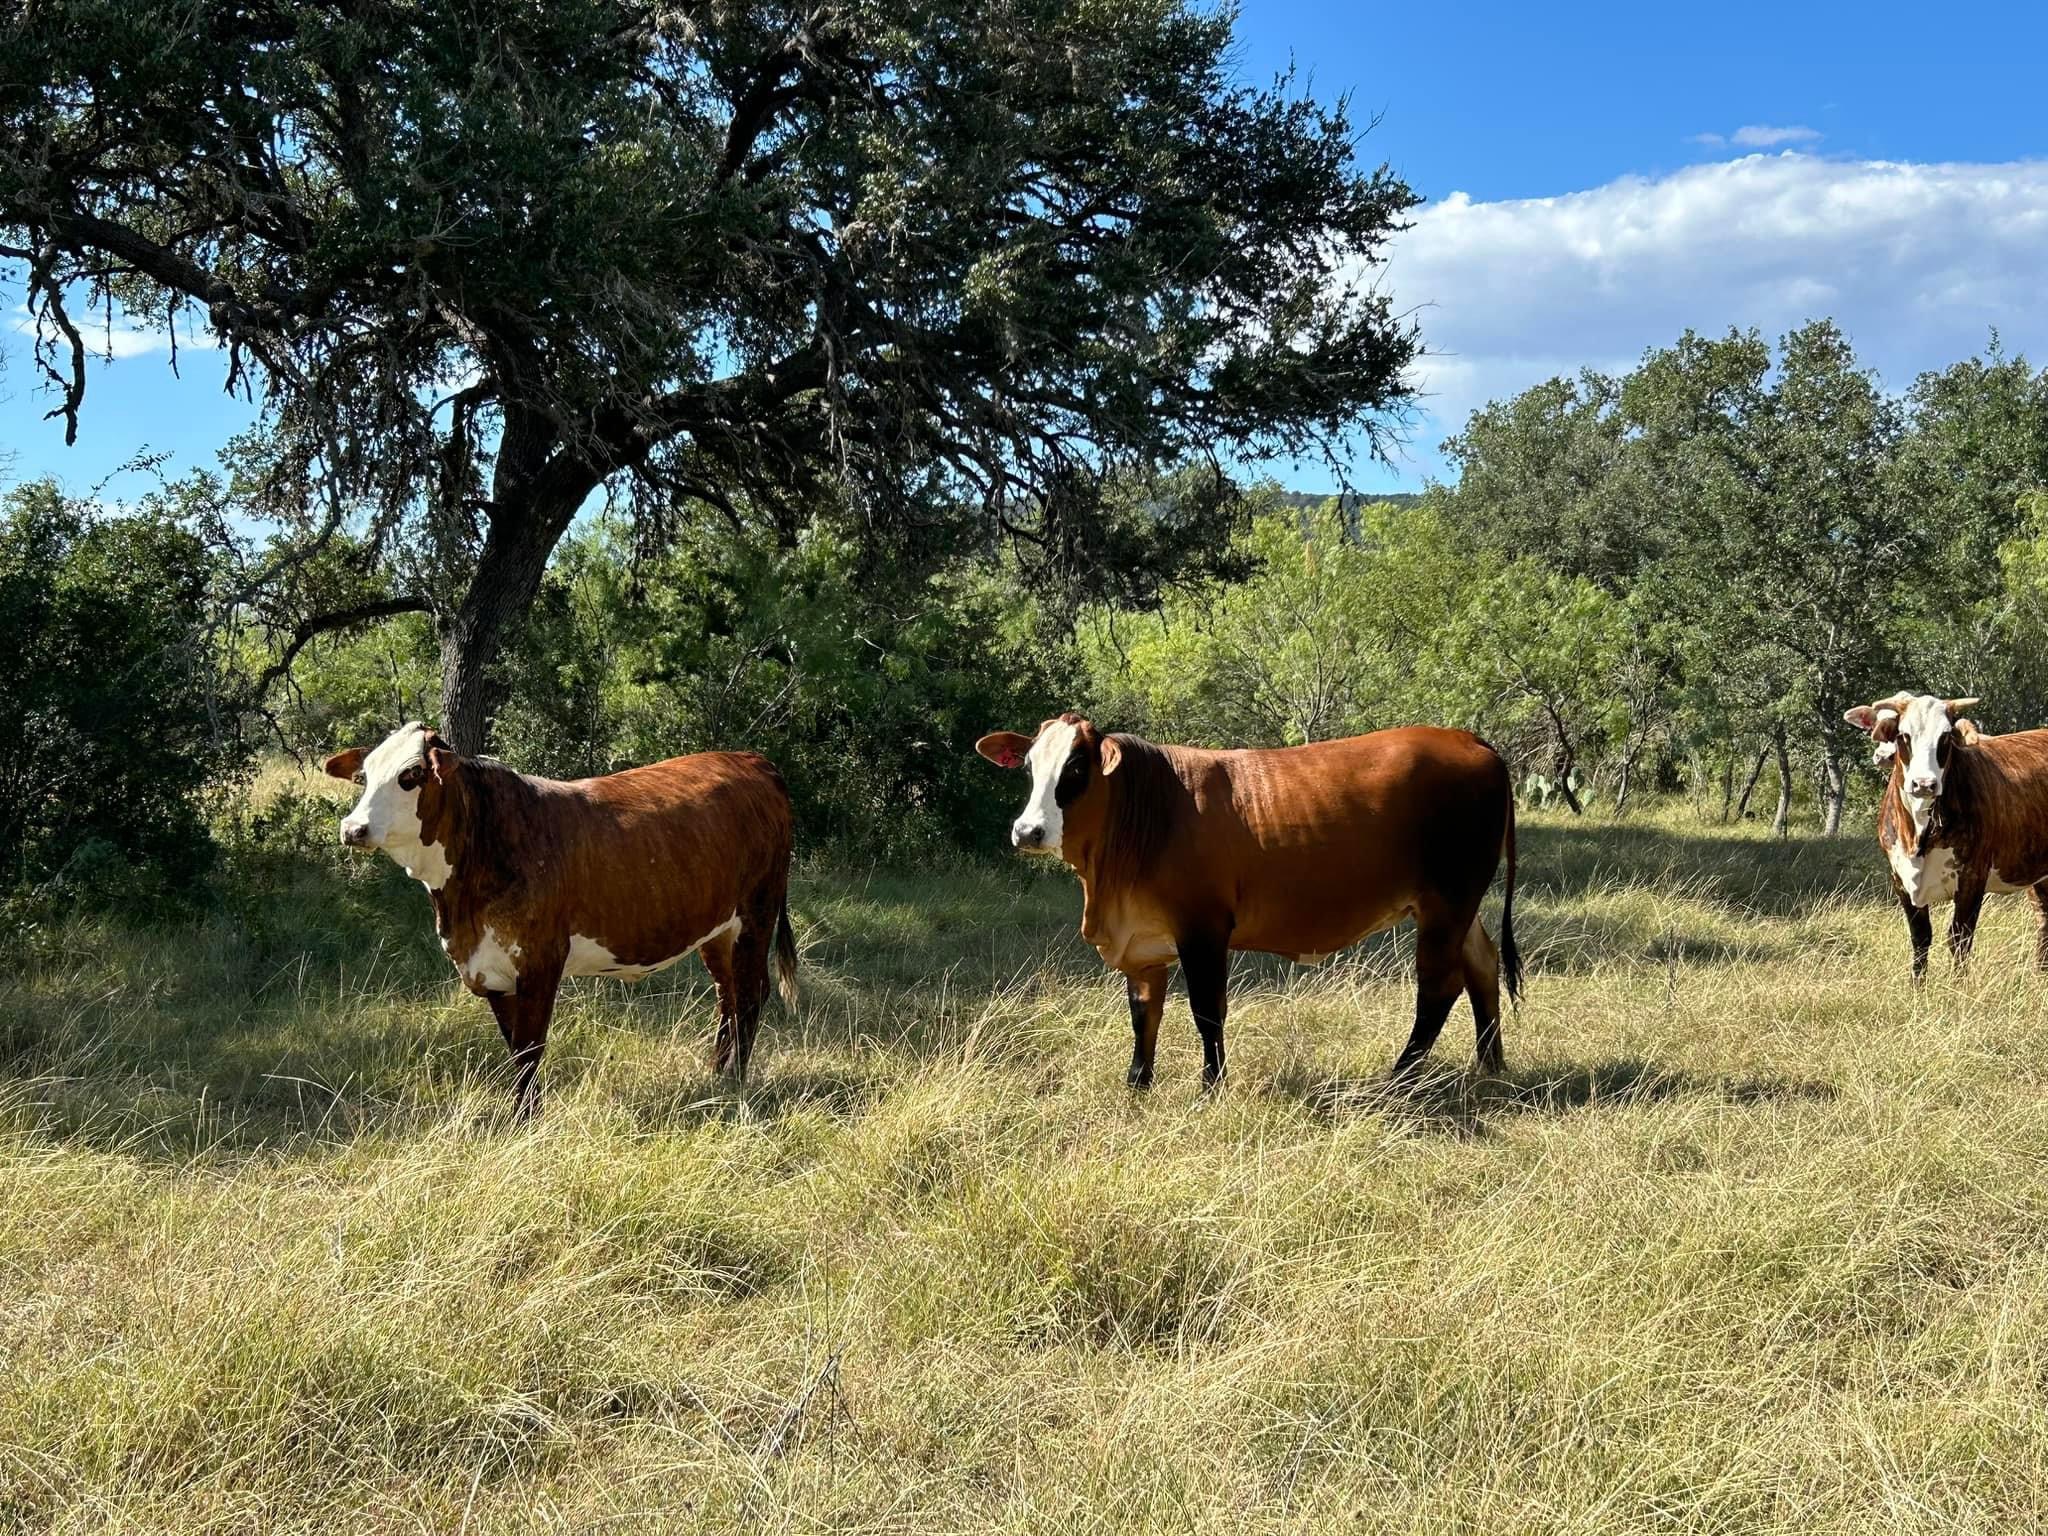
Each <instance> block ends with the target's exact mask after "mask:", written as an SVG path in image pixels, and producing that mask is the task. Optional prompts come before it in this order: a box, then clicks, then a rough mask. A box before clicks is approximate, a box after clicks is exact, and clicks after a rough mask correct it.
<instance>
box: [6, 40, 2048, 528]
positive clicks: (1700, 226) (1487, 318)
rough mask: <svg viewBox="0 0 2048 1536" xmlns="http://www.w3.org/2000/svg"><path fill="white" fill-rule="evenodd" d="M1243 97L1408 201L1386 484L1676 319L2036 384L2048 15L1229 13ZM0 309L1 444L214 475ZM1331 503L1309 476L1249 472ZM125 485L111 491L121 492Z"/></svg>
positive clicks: (157, 402) (164, 393)
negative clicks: (1285, 79) (1526, 391)
mask: <svg viewBox="0 0 2048 1536" xmlns="http://www.w3.org/2000/svg"><path fill="white" fill-rule="evenodd" d="M1239 38H1240V46H1239V62H1240V67H1241V69H1242V71H1243V73H1244V74H1245V75H1246V76H1247V77H1249V78H1252V79H1258V80H1263V79H1265V78H1268V77H1270V76H1271V75H1272V74H1273V73H1274V72H1275V71H1277V70H1280V69H1284V68H1286V67H1287V66H1288V64H1289V63H1290V61H1291V62H1292V63H1294V64H1295V65H1296V66H1297V67H1298V68H1299V70H1300V71H1301V74H1302V77H1303V79H1304V80H1306V81H1307V82H1308V83H1309V85H1310V86H1311V88H1312V89H1313V90H1314V91H1315V93H1316V94H1317V95H1319V96H1325V97H1331V96H1336V95H1338V94H1344V93H1348V94H1349V95H1350V96H1351V97H1352V100H1353V105H1354V109H1355V111H1356V113H1357V114H1358V115H1359V116H1360V117H1361V118H1364V117H1366V116H1369V115H1371V114H1373V113H1378V114H1380V115H1381V121H1380V124H1379V127H1378V128H1377V129H1376V130H1375V131H1374V132H1373V134H1372V135H1371V136H1370V137H1369V138H1368V139H1366V141H1365V146H1364V154H1365V155H1366V157H1367V158H1368V159H1369V160H1372V161H1377V160H1381V159H1384V160H1386V161H1388V162H1389V163H1391V164H1392V165H1393V167H1394V168H1395V169H1396V170H1397V171H1399V172H1400V173H1401V174H1402V175H1403V176H1405V177H1406V178H1407V179H1408V180H1409V182H1410V183H1411V184H1412V185H1413V186H1414V187H1415V188H1416V189H1417V190H1418V191H1420V192H1422V193H1423V194H1424V195H1425V196H1426V197H1427V198H1428V199H1429V202H1428V204H1427V205H1426V206H1425V208H1424V209H1423V210H1422V212H1421V213H1420V215H1419V217H1418V219H1417V221H1416V225H1415V228H1414V229H1412V230H1411V231H1409V232H1408V233H1407V234H1405V235H1403V236H1402V237H1400V239H1399V240H1397V241H1396V242H1395V244H1394V247H1393V259H1392V262H1391V264H1390V266H1389V268H1388V269H1387V270H1386V271H1385V272H1384V273H1382V274H1380V278H1379V280H1380V281H1381V282H1382V283H1383V284H1384V285H1385V286H1386V287H1387V288H1388V290H1389V291H1390V292H1391V293H1392V294H1393V295H1394V297H1395V299H1396V301H1397V303H1398V304H1400V305H1401V306H1402V307H1403V308H1407V309H1412V310H1413V311H1414V313H1415V314H1416V316H1417V318H1418V319H1419V320H1420V322H1421V325H1422V332H1423V338H1424V342H1425V345H1426V346H1427V347H1428V348H1429V350H1430V352H1431V354H1432V355H1431V356H1430V357H1429V358H1428V359H1427V360H1426V361H1425V362H1424V364H1423V365H1422V367H1421V369H1420V370H1419V372H1418V375H1417V380H1416V382H1417V384H1418V385H1419V387H1420V388H1422V389H1423V390H1424V392H1425V399H1424V405H1425V411H1424V414H1423V415H1422V416H1421V417H1419V418H1418V420H1417V421H1416V422H1415V423H1414V425H1413V427H1412V429H1411V431H1410V434H1409V445H1408V447H1407V449H1406V450H1405V451H1404V452H1403V453H1402V455H1401V456H1400V459H1399V461H1398V462H1396V463H1395V464H1394V465H1392V466H1390V467H1389V466H1380V465H1374V464H1371V463H1369V462H1365V461H1362V460H1361V462H1359V463H1358V464H1357V465H1356V466H1355V468H1354V478H1355V480H1356V482H1357V483H1359V484H1361V485H1364V486H1367V487H1369V488H1374V489H1396V488H1413V487H1416V486H1419V485H1420V484H1421V483H1422V482H1423V481H1424V480H1425V479H1426V478H1428V477H1430V476H1441V475H1442V474H1443V473H1444V467H1443V464H1442V461H1441V459H1440V458H1439V457H1438V455H1437V453H1436V448H1437V445H1438V443H1439V442H1440V441H1441V439H1442V438H1443V437H1444V436H1445V435H1446V434H1447V433H1448V432H1450V431H1454V430H1456V428H1457V426H1458V425H1459V424H1460V423H1462V421H1463V420H1464V417H1465V415H1466V414H1467V413H1468V412H1469V411H1470V410H1471V409H1473V408H1474V407H1476V406H1478V405H1480V404H1483V403H1484V402H1485V401H1486V400H1487V399H1489V398H1493V397H1495V396H1498V395H1502V394H1506V393H1511V392H1512V391H1514V390H1516V389H1520V388H1523V387H1526V386H1527V385H1529V384H1533V383H1536V382H1539V381H1540V380H1542V379H1544V378H1547V377H1549V376H1551V375H1552V374H1555V373H1559V372H1570V371H1573V370H1574V369H1576V368H1577V367H1579V366H1581V365H1592V366H1597V367H1602V368H1609V369H1617V368H1625V367H1627V366H1628V365H1629V364H1630V363H1631V362H1632V361H1633V360H1634V359H1635V358H1636V357H1638V356H1640V354H1641V353H1642V351H1643V350H1644V349H1645V348H1647V347H1650V346H1654V345H1660V344H1662V343H1665V342H1668V341H1671V340H1673V339H1674V338H1675V337H1676V336H1677V335H1678V333H1679V332H1680V331H1681V330H1682V329H1684V328H1685V327H1686V326H1692V327H1694V328H1696V329H1700V330H1707V331H1719V330H1723V329H1725V328H1727V327H1728V326H1730V325H1739V326H1745V327H1746V326H1752V325H1753V326H1757V327H1759V328H1761V329H1762V330H1764V331H1765V332H1766V333H1767V334H1770V335H1773V336H1775V335H1777V334H1780V333H1782V332H1783V331H1784V330H1786V329H1789V328H1790V327H1791V326H1793V325H1795V324H1797V323H1799V322H1800V321H1801V320H1803V319H1806V318H1808V317H1810V316H1814V315H1822V314H1832V315H1834V316H1835V317H1836V318H1837V319H1838V320H1840V321H1841V323H1842V324H1843V325H1844V327H1845V328H1846V329H1847V330H1848V332H1849V334H1850V336H1851V338H1852V339H1853V340H1854V342H1855V343H1856V346H1857V348H1858V350H1859V353H1860V354H1861V355H1862V356H1863V358H1864V360H1865V361H1866V362H1867V363H1868V364H1870V365H1871V366H1873V367H1875V368H1876V369H1877V370H1878V371H1879V373H1880V374H1881V375H1882V376H1883V378H1884V379H1885V381H1886V382H1887V383H1888V384H1891V385H1892V386H1894V387H1903V386H1904V385H1905V384H1907V383H1909V382H1910V381H1911V379H1912V377H1913V376H1914V374H1916V373H1917V372H1919V371H1920V370H1921V369H1924V368H1931V367H1939V366H1941V365H1943V364H1945V363H1948V362H1950V361H1953V360H1955V359H1956V358H1959V357H1963V356H1966V355H1968V354H1969V353H1971V352H1973V351H1976V350H1978V349H1979V348H1981V347H1982V346H1983V344H1984V342H1985V340H1986V337H1987V336H1988V334H1989V331H1990V330H1991V328H1992V327H1994V326H1995V327H1996V328H1997V329H1998V330H1999V331H2000V332H2001V334H2002V335H2003V336H2004V338H2005V340H2006V343H2007V346H2008V348H2009V349H2012V350H2019V351H2024V352H2026V353H2028V355H2030V356H2031V357H2033V358H2035V359H2036V360H2037V361H2042V362H2048V301H2044V300H2043V298H2042V297H2041V294H2042V292H2043V289H2044V283H2043V278H2044V275H2048V112H2044V111H2043V110H2042V109H2041V107H2040V91H2039V88H2038V84H2037V82H2036V81H2035V80H2034V79H2033V76H2034V74H2035V73H2036V71H2037V68H2038V61H2039V60H2040V59H2041V58H2042V57H2044V56H2048V6H2039V5H2028V6H2021V5H1981V6H1968V5H1964V6H1951V7H1947V8H1944V9H1942V10H1940V11H1939V12H1938V13H1936V12H1930V11H1929V10H1928V9H1927V8H1925V7H1914V8H1910V9H1909V8H1908V7H1905V6H1894V5H1859V6H1846V5H1829V6H1809V5H1799V4H1779V5H1774V6H1769V7H1765V6H1757V5H1727V4H1724V5H1719V6H1713V7H1692V6H1687V7H1660V6H1644V5H1634V6H1627V7H1621V6H1598V7H1594V6H1575V7H1554V8H1552V7H1532V6H1527V5H1512V6H1510V5H1492V4H1487V5H1460V6H1453V7H1436V8H1423V7H1409V6H1404V7H1371V8H1369V7H1363V6H1347V5H1342V4H1337V5H1331V4H1317V3H1312V0H1247V3H1246V4H1245V6H1244V9H1243V13H1242V17H1241V21H1240V26H1239ZM20 300H21V295H20V292H19V290H18V289H11V290H10V289H0V315H5V316H6V317H8V319H7V322H6V323H4V324H0V348H4V351H5V358H6V365H5V370H4V372H0V449H4V450H7V451H11V453H12V455H13V457H14V473H15V474H16V475H17V476H27V475H38V474H44V473H49V474H55V475H57V476H58V477H59V478H60V479H61V480H63V481H64V482H65V483H66V485H68V486H69V487H71V488H72V489H74V490H78V491H84V490H87V489H90V488H91V487H93V486H94V485H95V484H98V483H99V482H101V481H102V480H103V479H105V478H106V477H107V476H108V475H110V474H111V473H112V472H113V471H114V470H115V469H116V467H117V466H119V465H120V464H121V463H123V462H124V461H125V460H127V459H129V458H130V457H132V456H133V455H134V454H136V453H137V452H139V451H141V450H143V449H144V448H148V449H150V450H153V451H158V452H167V453H169V454H170V455H171V457H172V462H173V465H174V466H176V467H178V468H190V467H196V466H201V465H206V464H209V463H211V462H212V459H213V455H214V454H215V453H216V452H217V451H218V450H219V448H220V447H221V446H222V445H223V444H224V443H225V442H226V440H227V438H228V437H229V435H230V434H231V433H233V432H234V431H235V430H237V429H238V428H239V427H240V426H241V425H243V424H244V423H245V422H246V420H247V419H248V415H249V412H248V408H247V407H246V406H244V405H242V404H240V403H238V402H235V401H230V400H227V399H225V398H224V397H223V396H222V394H221V392H220V381H221V377H222V359H221V358H220V357H219V355H218V354H215V353H208V352H204V351H187V352H183V353H181V358H180V365H181V369H182V372H183V378H182V379H174V378H172V377H171V375H170V373H169V370H168V368H167V366H166V355H165V353H164V352H162V351H161V350H156V349H154V348H152V347H151V346H150V345H149V343H148V341H147V339H146V338H144V337H141V336H133V335H131V336H126V337H124V338H122V339H121V341H120V350H122V351H123V352H125V353H126V354H127V355H123V356H120V357H117V358H116V359H115V360H114V361H113V362H111V363H105V364H95V365H94V368H93V378H92V382H91V391H90V394H89V396H88V399H87V405H86V413H85V417H84V420H83V422H82V425H81V430H80V440H79V443H78V445H77V446H76V447H75V448H71V449H66V448H65V447H64V445H63V437H62V428H61V424H60V423H57V422H45V421H42V420H40V419H39V418H40V416H41V413H42V411H43V410H44V409H46V408H47V406H48V405H49V403H50V402H49V400H48V399H47V398H46V397H44V396H43V395H42V394H41V393H39V391H38V390H37V389H36V387H35V380H34V375H33V371H32V369H31V367H30V364H29V359H28V357H27V355H26V346H25V343H24V339H23V338H22V337H20V336H19V335H17V334H15V333H14V332H13V331H12V329H11V324H12V322H13V321H14V320H18V318H19V315H18V306H19V304H20ZM1271 468H1272V469H1273V471H1274V473H1276V475H1277V476H1278V478H1280V479H1281V480H1282V481H1283V482H1285V483H1288V484H1290V485H1295V486H1299V487H1302V488H1305V489H1327V488H1329V486H1330V483H1331V477H1330V475H1329V473H1328V471H1327V470H1326V469H1324V468H1323V467H1322V466H1320V465H1300V466H1293V465H1286V464H1281V465H1275V466H1271ZM134 483H135V482H134V481H133V480H132V479H119V478H117V479H115V480H114V481H113V482H112V483H111V487H110V489H111V491H112V492H113V493H114V494H121V493H122V492H123V491H125V490H128V489H131V488H132V487H133V485H134Z"/></svg>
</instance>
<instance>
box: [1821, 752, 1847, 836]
mask: <svg viewBox="0 0 2048 1536" xmlns="http://www.w3.org/2000/svg"><path fill="white" fill-rule="evenodd" d="M1820 771H1821V784H1822V788H1823V795H1822V800H1823V803H1824V808H1825V812H1826V816H1825V822H1824V825H1823V827H1822V830H1823V831H1824V832H1825V833H1826V835H1827V836H1829V837H1834V836H1835V835H1837V834H1838V833H1839V832H1840V831H1841V830H1842V802H1843V801H1844V800H1846V799H1847V798H1848V794H1849V783H1848V778H1847V776H1846V775H1845V774H1844V773H1843V772H1842V751H1841V748H1840V747H1838V746H1837V745H1836V744H1835V743H1834V742H1833V741H1829V742H1828V743H1826V746H1825V749H1824V755H1823V756H1822V758H1821V766H1820Z"/></svg>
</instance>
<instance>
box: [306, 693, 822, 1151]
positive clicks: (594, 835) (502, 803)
mask: <svg viewBox="0 0 2048 1536" xmlns="http://www.w3.org/2000/svg"><path fill="white" fill-rule="evenodd" d="M324 766H325V768H326V770H327V772H328V773H329V774H331V775H333V776H334V777H335V778H338V779H349V780H353V781H355V782H357V783H359V784H361V785H362V786H363V794H362V798H361V800H360V801H358V802H357V804H356V807H355V809H354V810H352V811H351V812H349V814H348V815H347V817H345V818H344V819H343V821H342V823H341V840H342V842H343V843H344V844H345V845H346V846H348V847H350V848H381V849H382V850H383V851H384V852H385V853H387V854H389V855H390V856H391V858H392V859H393V860H394V861H396V862H397V863H398V864H399V865H401V866H403V868H404V869H405V872H406V873H407V874H409V875H411V876H412V877H413V878H414V879H415V880H417V881H419V882H420V884H422V885H424V886H425V887H426V888H427V893H428V895H429V896H431V897H432V898H433V903H434V927H435V929H436V930H437V931H438V932H439V934H440V936H441V947H442V949H443V950H445V951H446V952H447V954H448V958H449V959H450V960H452V961H454V963H455V969H456V972H457V973H458V974H459V975H460V976H461V977H462V983H463V985H464V986H466V987H467V988H469V990H470V991H471V992H474V993H475V994H476V995H477V996H479V997H481V998H483V999H484V1000H485V1001H486V1002H488V1003H489V1004H490V1006H491V1012H492V1014H493V1015H494V1016H495V1017H496V1019H497V1021H498V1029H499V1031H500V1032H501V1033H502V1034H503V1035H504V1037H505V1046H506V1049H507V1050H509V1051H510V1052H511V1054H512V1064H513V1067H514V1069H515V1072H516V1083H515V1086H514V1089H513V1092H514V1099H515V1102H516V1104H517V1105H518V1108H519V1110H520V1112H521V1113H522V1114H531V1113H532V1112H533V1110H534V1109H535V1108H536V1107H537V1105H538V1103H539V1090H538V1088H537V1086H536V1084H535V1082H534V1075H535V1073H536V1072H537V1070H538V1069H539V1066H540V1058H541V1053H542V1052H543V1051H544V1050H545V1049H546V1048H547V1038H548V1021H549V1019H550V1018H551V1017H552V1016H553V1014H554V1008H555V993H556V990H557V988H559V987H560V985H561V981H562V978H563V977H564V976H620V977H626V978H634V977H640V976H645V975H647V974H648V973H649V972H651V971H658V970H661V969H663V968H664V967H666V966H670V965H673V964H675V963H676V962H677V961H678V960H681V959H683V958H684V957H685V956H687V955H690V954H699V955H701V956H702V957H703V960H704V969H705V970H707V971H709V972H710V973H711V979H712V980H713V981H714V982H715V983H716V984H717V987H718V1044H717V1049H716V1054H715V1061H714V1064H715V1065H716V1067H717V1069H718V1070H719V1071H721V1072H727V1073H731V1074H733V1075H734V1076H736V1077H744V1076H745V1074H746V1070H747V1059H748V1057H749V1056H750V1055H751V1054H752V1053H753V1048H754V1031H755V1026H756V1024H757V1023H758V1022H759V1020H760V1016H761V1008H762V1005H763V1004H764V1003H765V1002H766V1000H767V996H768V960H769V951H770V949H771V948H772V949H773V950H774V954H775V960H776V964H777V968H778V969H779V971H780V973H781V989H782V997H783V1001H784V1002H785V1003H786V1004H788V1005H789V1006H790V1007H791V1008H794V1007H795V1005H796V941H795V937H794V935H793V934H792V933H791V932H790V926H789V859H790V849H791V844H792V830H791V829H792V817H791V814H790V804H789V791H788V789H787V788H786V787H785V786H784V784H783V782H782V775H781V774H780V773H779V772H778V771H777V770H776V767H775V765H774V764H773V763H771V762H769V761H768V759H766V758H765V757H760V756H757V755H755V754H754V753H751V752H706V753H701V754H699V755H697V756H694V757H677V758H671V759H669V760H668V761H667V762H663V763H653V764H650V765H649V766H647V767H645V768H631V769H628V770H626V771H625V772H623V773H614V774H608V775H606V776H604V777H602V778H595V779H577V780H574V781H571V782H561V781H558V780H554V779H542V778H534V777H530V776H528V775H526V774H522V773H516V772H514V771H513V770H512V769H510V768H508V767H506V766H505V765H504V764H503V763H500V762H497V761H495V760H493V759H491V758H487V757H470V758H463V757H458V756H457V755H456V754H455V752H454V751H453V750H451V749H450V747H449V745H448V743H447V742H445V741H443V740H442V739H441V737H440V736H439V735H438V734H437V733H435V732H433V731H430V730H428V729H427V728H426V727H425V726H423V725H421V724H419V723H417V722H414V723H412V724H409V725H404V726H401V727H399V729H398V730H396V731H394V732H393V733H392V734H391V735H390V736H389V737H387V738H386V739H385V740H384V742H383V744H382V745H380V746H378V747H377V748H375V749H374V750H372V751H365V750H364V749H363V748H361V747H355V748H351V749H350V750H348V751H346V752H338V753H336V754H335V755H334V756H332V757H330V758H328V759H327V761H326V763H325V765H324Z"/></svg>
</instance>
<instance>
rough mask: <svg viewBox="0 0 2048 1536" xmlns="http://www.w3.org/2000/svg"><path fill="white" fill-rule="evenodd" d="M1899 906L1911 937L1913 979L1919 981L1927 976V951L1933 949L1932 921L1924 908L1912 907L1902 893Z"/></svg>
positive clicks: (1908, 899)
mask: <svg viewBox="0 0 2048 1536" xmlns="http://www.w3.org/2000/svg"><path fill="white" fill-rule="evenodd" d="M1899 905H1900V906H1901V907H1902V908H1904V909H1905V913H1906V932H1908V933H1910V934H1911V935H1912V936H1913V979H1914V980H1915V981H1921V980H1924V979H1925V978H1926V976H1927V951H1928V950H1930V949H1932V948H1933V947H1934V919H1933V917H1932V916H1930V915H1929V914H1928V911H1927V909H1926V908H1925V907H1916V906H1914V905H1913V898H1912V897H1910V896H1908V895H1907V894H1906V893H1905V892H1904V891H1901V892H1899Z"/></svg>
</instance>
